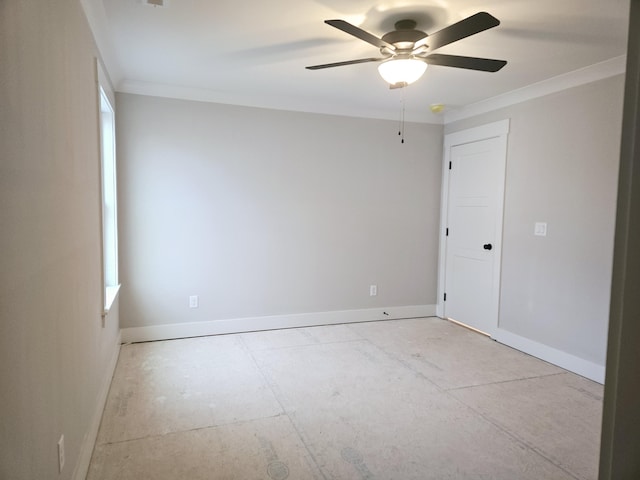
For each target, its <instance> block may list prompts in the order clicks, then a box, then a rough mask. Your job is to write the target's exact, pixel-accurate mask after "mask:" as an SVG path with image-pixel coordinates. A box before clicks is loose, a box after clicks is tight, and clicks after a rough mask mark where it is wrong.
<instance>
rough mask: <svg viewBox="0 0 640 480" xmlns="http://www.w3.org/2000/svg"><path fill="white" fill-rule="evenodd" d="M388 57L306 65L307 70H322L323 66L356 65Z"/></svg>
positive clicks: (379, 60)
mask: <svg viewBox="0 0 640 480" xmlns="http://www.w3.org/2000/svg"><path fill="white" fill-rule="evenodd" d="M387 58H389V57H379V58H377V57H376V58H360V59H358V60H347V61H346V62H336V63H325V64H324V65H312V66H310V67H305V68H306V69H307V70H321V69H323V68H333V67H342V66H344V65H356V64H358V63H367V62H381V61H383V60H386V59H387Z"/></svg>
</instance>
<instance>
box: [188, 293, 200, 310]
mask: <svg viewBox="0 0 640 480" xmlns="http://www.w3.org/2000/svg"><path fill="white" fill-rule="evenodd" d="M189 308H198V295H191V296H190V297H189Z"/></svg>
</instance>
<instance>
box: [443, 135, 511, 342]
mask: <svg viewBox="0 0 640 480" xmlns="http://www.w3.org/2000/svg"><path fill="white" fill-rule="evenodd" d="M447 148H448V152H447V153H448V155H447V157H448V160H449V162H450V163H449V166H450V168H449V170H448V175H447V177H448V185H447V187H448V188H447V189H446V190H447V201H446V205H447V212H446V216H445V219H446V220H445V237H444V238H445V252H446V253H445V267H444V269H445V272H444V295H443V310H444V315H443V316H444V317H446V318H451V319H453V320H456V321H458V322H461V323H464V324H466V325H468V326H470V327H473V328H475V329H477V330H480V331H482V332H484V333H487V334H489V335H491V334H493V332H494V330H495V329H496V328H497V326H498V302H499V288H500V254H501V250H502V248H501V247H502V242H501V238H502V206H503V198H504V178H505V158H506V140H505V138H503V137H501V136H494V137H491V138H485V139H480V140H475V141H472V142H468V143H460V144H456V143H455V142H450V144H449V145H448V147H447Z"/></svg>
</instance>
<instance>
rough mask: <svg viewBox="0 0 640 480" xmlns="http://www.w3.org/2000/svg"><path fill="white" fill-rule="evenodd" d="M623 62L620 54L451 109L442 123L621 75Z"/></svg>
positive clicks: (624, 67)
mask: <svg viewBox="0 0 640 480" xmlns="http://www.w3.org/2000/svg"><path fill="white" fill-rule="evenodd" d="M626 62H627V56H626V55H620V56H619V57H614V58H611V59H609V60H606V61H604V62H600V63H595V64H593V65H590V66H588V67H584V68H580V69H578V70H574V71H573V72H569V73H565V74H562V75H558V76H557V77H552V78H549V79H547V80H543V81H541V82H537V83H533V84H531V85H528V86H526V87H523V88H519V89H517V90H513V91H511V92H507V93H504V94H502V95H497V96H495V97H492V98H488V99H486V100H482V101H480V102H476V103H472V104H470V105H466V106H464V107H461V108H459V109H456V110H451V111H449V112H446V113H445V118H444V123H445V125H447V124H449V123H452V122H455V121H458V120H463V119H465V118H470V117H475V116H476V115H481V114H483V113H487V112H491V111H493V110H498V109H500V108H504V107H508V106H511V105H515V104H517V103H522V102H526V101H527V100H532V99H534V98H538V97H543V96H545V95H549V94H551V93H556V92H560V91H562V90H567V89H569V88H573V87H577V86H580V85H585V84H587V83H591V82H595V81H598V80H603V79H605V78H609V77H613V76H615V75H620V74H623V73H624V72H625V70H626Z"/></svg>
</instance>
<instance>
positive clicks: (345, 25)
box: [324, 20, 396, 50]
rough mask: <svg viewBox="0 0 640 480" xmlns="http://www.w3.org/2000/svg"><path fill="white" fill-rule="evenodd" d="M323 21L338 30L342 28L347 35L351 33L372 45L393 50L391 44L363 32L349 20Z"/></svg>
mask: <svg viewBox="0 0 640 480" xmlns="http://www.w3.org/2000/svg"><path fill="white" fill-rule="evenodd" d="M324 23H326V24H327V25H331V26H332V27H335V28H337V29H338V30H342V31H343V32H345V33H348V34H349V35H353V36H354V37H356V38H359V39H360V40H364V41H365V42H367V43H370V44H371V45H373V46H374V47H378V48H384V47H387V48H389V49H391V50H395V49H396V47H394V46H393V45H392V44H390V43H388V42H385V41H384V40H382V39H381V38H378V37H376V36H375V35H373V34H371V33H369V32H365V31H364V30H362V29H361V28H358V27H356V26H355V25H351V24H350V23H349V22H345V21H344V20H325V21H324Z"/></svg>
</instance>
